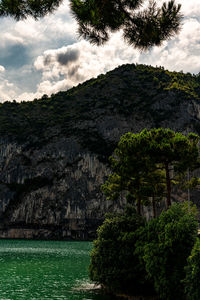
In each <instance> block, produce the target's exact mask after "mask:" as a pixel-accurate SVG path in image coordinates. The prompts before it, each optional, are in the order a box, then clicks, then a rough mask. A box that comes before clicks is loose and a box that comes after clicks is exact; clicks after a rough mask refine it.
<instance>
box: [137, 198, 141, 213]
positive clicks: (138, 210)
mask: <svg viewBox="0 0 200 300" xmlns="http://www.w3.org/2000/svg"><path fill="white" fill-rule="evenodd" d="M137 213H138V215H140V216H141V200H140V199H139V198H138V199H137Z"/></svg>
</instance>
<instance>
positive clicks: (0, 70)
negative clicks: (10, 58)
mask: <svg viewBox="0 0 200 300" xmlns="http://www.w3.org/2000/svg"><path fill="white" fill-rule="evenodd" d="M2 72H5V68H4V66H1V65H0V73H2Z"/></svg>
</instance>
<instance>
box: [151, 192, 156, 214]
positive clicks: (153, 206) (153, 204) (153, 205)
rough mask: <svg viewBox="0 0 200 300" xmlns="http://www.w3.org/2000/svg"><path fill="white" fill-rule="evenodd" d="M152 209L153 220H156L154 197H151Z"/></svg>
mask: <svg viewBox="0 0 200 300" xmlns="http://www.w3.org/2000/svg"><path fill="white" fill-rule="evenodd" d="M152 208H153V218H154V219H155V218H156V201H155V197H154V196H153V197H152Z"/></svg>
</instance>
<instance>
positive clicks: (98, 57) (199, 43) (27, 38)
mask: <svg viewBox="0 0 200 300" xmlns="http://www.w3.org/2000/svg"><path fill="white" fill-rule="evenodd" d="M176 1H177V2H178V3H181V4H182V13H183V14H184V16H185V17H184V20H183V24H182V30H181V32H180V34H179V35H178V36H176V38H173V39H172V40H170V41H168V42H164V43H163V45H162V46H161V47H154V48H153V49H151V50H150V51H148V52H145V53H141V52H139V51H137V50H135V49H133V48H132V47H130V46H128V45H126V44H125V43H124V41H123V39H122V37H121V35H120V32H118V33H116V34H114V35H113V36H112V37H111V39H110V41H109V42H108V43H107V44H106V45H104V46H102V47H96V46H92V45H90V44H89V43H88V42H86V41H84V40H80V39H79V38H78V36H77V34H76V31H77V25H76V22H75V21H74V20H73V18H72V16H71V15H70V10H69V5H68V0H64V1H63V4H62V5H61V6H60V7H59V8H58V9H57V11H56V12H55V13H54V14H52V15H49V16H46V17H45V18H42V19H40V20H39V21H35V20H33V19H31V18H30V19H27V20H25V21H19V22H16V21H14V20H12V19H11V18H1V19H0V32H1V37H0V39H1V41H0V102H4V101H6V100H13V99H16V100H17V101H20V100H32V99H34V98H39V97H41V96H42V95H43V94H48V95H51V94H52V93H56V92H58V91H60V90H67V89H69V88H70V87H72V86H75V85H77V84H78V83H79V82H83V81H85V80H87V79H89V78H92V77H96V76H97V75H99V74H101V73H105V72H107V71H109V70H112V69H114V68H115V67H117V66H118V65H122V64H124V63H143V64H148V65H153V66H156V65H157V66H164V67H165V68H167V69H168V70H172V71H173V70H176V71H181V70H183V71H184V72H191V73H199V72H200V3H199V0H190V1H189V0H176Z"/></svg>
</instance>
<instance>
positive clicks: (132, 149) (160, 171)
mask: <svg viewBox="0 0 200 300" xmlns="http://www.w3.org/2000/svg"><path fill="white" fill-rule="evenodd" d="M198 141H199V137H198V136H197V135H195V134H193V133H189V134H188V136H184V135H183V134H181V133H179V132H177V133H176V132H174V131H172V130H170V129H164V128H159V129H151V130H149V131H148V130H146V129H145V130H143V131H142V132H141V133H137V134H134V133H130V132H129V133H127V134H125V135H123V136H122V137H121V139H120V141H119V143H118V147H117V148H116V149H115V152H114V155H113V156H112V157H111V164H112V169H113V173H112V174H111V175H110V176H109V178H108V180H107V181H106V183H105V184H104V185H103V186H102V189H103V191H104V192H105V194H106V195H107V196H108V198H117V197H119V193H120V192H121V191H126V192H128V193H130V194H132V195H133V196H134V197H133V198H135V200H136V203H137V205H138V208H139V209H138V213H140V203H142V202H143V203H144V204H147V205H148V204H149V202H148V199H149V198H150V197H152V198H153V199H154V200H157V201H158V200H159V199H161V198H162V197H163V196H164V195H165V194H167V201H166V206H167V208H168V207H169V206H170V205H171V188H172V185H175V184H179V186H181V185H182V186H184V187H185V186H186V185H189V186H193V187H194V186H195V185H197V184H198V182H199V180H198V178H195V177H192V178H191V180H190V181H189V182H188V181H187V177H186V172H187V170H188V168H190V170H194V169H196V168H198V167H199V150H198ZM172 171H173V174H172Z"/></svg>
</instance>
